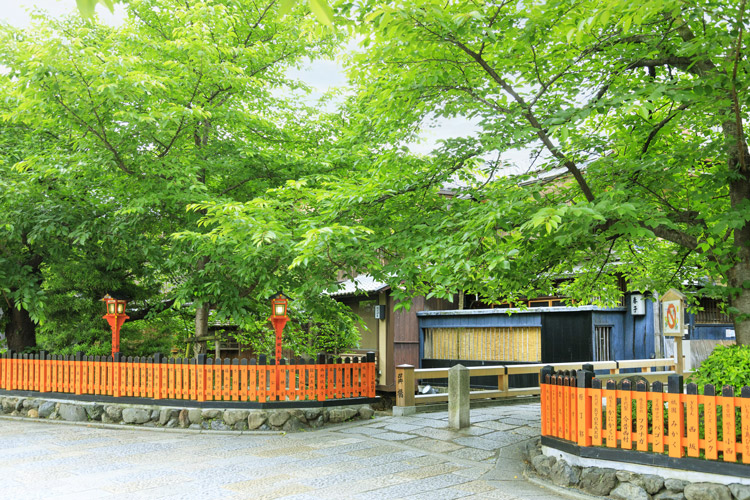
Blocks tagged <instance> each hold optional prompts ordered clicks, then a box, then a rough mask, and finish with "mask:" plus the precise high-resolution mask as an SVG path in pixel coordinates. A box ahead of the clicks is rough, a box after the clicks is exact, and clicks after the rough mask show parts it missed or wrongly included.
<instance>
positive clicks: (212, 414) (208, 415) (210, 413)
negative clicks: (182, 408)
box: [190, 410, 221, 422]
mask: <svg viewBox="0 0 750 500" xmlns="http://www.w3.org/2000/svg"><path fill="white" fill-rule="evenodd" d="M190 411H193V410H190ZM220 416H221V410H201V417H202V418H203V419H204V420H211V419H214V418H219V417H220ZM190 421H191V422H192V421H193V419H192V418H190Z"/></svg>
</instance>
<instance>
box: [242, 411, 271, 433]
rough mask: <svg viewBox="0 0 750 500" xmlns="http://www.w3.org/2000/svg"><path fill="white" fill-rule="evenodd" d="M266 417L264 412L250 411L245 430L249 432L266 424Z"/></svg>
mask: <svg viewBox="0 0 750 500" xmlns="http://www.w3.org/2000/svg"><path fill="white" fill-rule="evenodd" d="M267 419H268V415H267V414H266V412H264V411H252V412H250V414H249V415H248V416H247V428H248V429H250V430H254V429H257V428H258V427H260V426H262V425H263V424H265V423H266V420H267Z"/></svg>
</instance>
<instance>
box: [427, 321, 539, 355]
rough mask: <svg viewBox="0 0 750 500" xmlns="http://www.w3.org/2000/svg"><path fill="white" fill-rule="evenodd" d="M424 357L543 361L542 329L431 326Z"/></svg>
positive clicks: (428, 330) (428, 331)
mask: <svg viewBox="0 0 750 500" xmlns="http://www.w3.org/2000/svg"><path fill="white" fill-rule="evenodd" d="M424 357H425V358H426V359H466V360H477V361H529V362H540V361H541V360H542V343H541V328H539V327H488V328H428V329H426V330H425V339H424Z"/></svg>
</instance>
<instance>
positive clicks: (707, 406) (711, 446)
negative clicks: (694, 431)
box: [703, 384, 719, 460]
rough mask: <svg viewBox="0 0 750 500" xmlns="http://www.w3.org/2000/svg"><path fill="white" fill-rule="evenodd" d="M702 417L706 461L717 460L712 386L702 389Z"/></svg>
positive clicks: (714, 396)
mask: <svg viewBox="0 0 750 500" xmlns="http://www.w3.org/2000/svg"><path fill="white" fill-rule="evenodd" d="M703 415H704V418H703V420H704V425H703V433H704V436H705V443H706V445H705V450H706V458H707V459H708V460H716V459H717V458H719V443H718V438H717V432H718V426H717V422H716V420H717V419H716V387H714V386H713V385H712V384H707V385H706V386H704V387H703Z"/></svg>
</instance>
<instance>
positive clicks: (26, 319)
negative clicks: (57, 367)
mask: <svg viewBox="0 0 750 500" xmlns="http://www.w3.org/2000/svg"><path fill="white" fill-rule="evenodd" d="M9 309H10V310H9V311H8V314H9V315H10V319H9V321H8V324H7V325H6V326H5V338H6V340H7V341H8V349H12V350H14V351H16V352H21V351H23V350H24V349H26V348H27V347H35V346H36V324H35V323H34V322H33V321H32V320H31V316H29V311H27V310H26V309H18V308H17V307H15V304H13V303H12V302H11V307H10V308H9Z"/></svg>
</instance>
